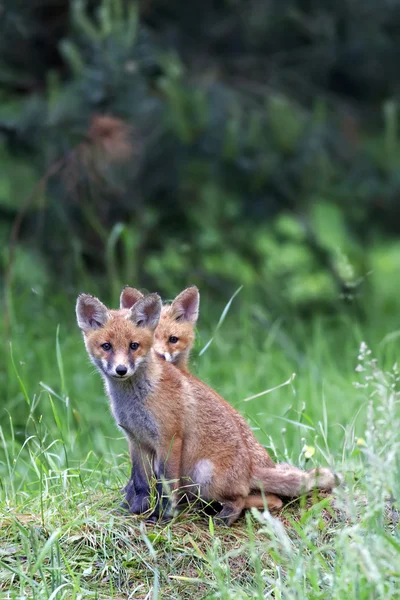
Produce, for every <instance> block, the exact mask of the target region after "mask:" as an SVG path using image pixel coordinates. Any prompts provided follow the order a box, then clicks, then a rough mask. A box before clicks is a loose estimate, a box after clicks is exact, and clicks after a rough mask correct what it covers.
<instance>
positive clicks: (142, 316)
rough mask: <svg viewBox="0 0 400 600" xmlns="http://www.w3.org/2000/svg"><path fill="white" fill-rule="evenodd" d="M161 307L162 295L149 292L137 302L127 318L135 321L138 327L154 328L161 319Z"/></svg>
mask: <svg viewBox="0 0 400 600" xmlns="http://www.w3.org/2000/svg"><path fill="white" fill-rule="evenodd" d="M161 307H162V303H161V298H160V296H159V295H158V294H149V295H148V296H144V298H142V299H141V300H139V301H138V302H136V304H135V305H134V306H133V307H132V308H131V312H130V314H129V316H128V317H127V318H129V319H130V320H131V321H133V322H134V323H135V325H137V326H138V327H148V328H149V329H153V330H154V329H155V328H156V327H157V325H158V321H159V320H160V314H161Z"/></svg>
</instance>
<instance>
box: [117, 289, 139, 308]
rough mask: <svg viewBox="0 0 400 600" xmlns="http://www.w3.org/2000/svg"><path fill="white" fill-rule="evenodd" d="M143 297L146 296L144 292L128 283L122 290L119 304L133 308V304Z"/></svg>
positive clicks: (121, 306)
mask: <svg viewBox="0 0 400 600" xmlns="http://www.w3.org/2000/svg"><path fill="white" fill-rule="evenodd" d="M142 298H144V295H143V294H142V292H139V290H137V289H135V288H133V287H129V285H126V286H125V287H124V289H123V290H122V292H121V296H120V298H119V306H120V308H132V306H133V305H134V304H136V302H138V300H141V299H142Z"/></svg>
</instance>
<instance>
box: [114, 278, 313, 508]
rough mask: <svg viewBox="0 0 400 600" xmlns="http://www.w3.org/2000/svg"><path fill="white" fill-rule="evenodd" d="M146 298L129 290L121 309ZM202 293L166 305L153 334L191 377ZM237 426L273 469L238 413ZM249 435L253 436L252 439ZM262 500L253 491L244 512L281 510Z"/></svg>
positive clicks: (186, 293) (189, 292)
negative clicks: (192, 353)
mask: <svg viewBox="0 0 400 600" xmlns="http://www.w3.org/2000/svg"><path fill="white" fill-rule="evenodd" d="M143 297H144V295H143V294H142V293H141V292H140V291H139V290H137V289H136V288H131V287H130V286H126V287H125V288H124V289H123V290H122V293H121V296H120V307H121V308H132V306H133V305H134V304H135V302H137V301H138V300H140V299H141V298H143ZM199 307H200V292H199V290H198V288H197V287H196V286H194V285H192V286H190V287H188V288H186V289H185V290H183V291H182V292H181V293H180V294H178V296H176V298H175V299H174V300H173V301H172V302H171V303H170V304H164V305H163V307H162V310H161V317H160V321H159V324H158V326H157V327H156V330H155V334H154V343H153V349H154V351H155V352H156V353H157V354H158V355H159V356H160V357H161V358H163V359H164V360H166V361H169V362H171V363H172V364H174V365H175V366H176V367H177V368H178V369H180V370H181V371H182V372H183V373H185V374H189V366H188V362H189V356H190V353H191V350H192V348H193V344H194V340H195V327H196V323H197V320H198V317H199ZM236 416H237V418H238V426H239V428H240V429H241V431H242V435H243V436H244V438H245V439H246V443H247V444H248V446H249V447H250V449H251V453H252V459H253V464H254V466H255V467H256V466H257V465H259V466H260V468H261V469H263V468H264V466H265V464H266V461H267V464H268V466H269V467H272V466H274V461H273V460H272V458H271V457H270V455H269V454H268V452H267V450H266V449H265V448H264V446H262V445H261V444H260V443H259V442H258V440H257V439H256V438H255V437H254V436H253V434H252V433H251V430H250V428H249V427H248V425H247V423H246V422H245V420H244V418H243V417H242V416H241V415H239V413H237V415H236ZM249 432H250V433H251V435H249ZM275 468H277V469H279V470H285V471H287V472H288V474H289V472H292V473H297V476H299V475H300V474H301V473H303V472H304V471H301V469H298V468H297V467H295V466H293V465H290V464H288V463H277V464H275ZM264 493H265V496H264V497H263V498H262V499H261V498H260V497H259V492H258V489H257V488H256V489H251V490H250V496H249V497H248V498H247V499H246V503H245V508H251V507H252V506H255V507H257V508H260V507H261V502H262V503H266V504H267V506H268V508H269V510H278V509H279V508H281V507H282V500H281V499H280V498H278V497H277V496H276V495H273V494H268V493H267V492H266V491H265V489H264Z"/></svg>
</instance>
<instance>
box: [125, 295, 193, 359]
mask: <svg viewBox="0 0 400 600" xmlns="http://www.w3.org/2000/svg"><path fill="white" fill-rule="evenodd" d="M143 297H144V296H143V294H142V293H141V292H139V290H136V289H135V288H131V287H128V286H127V287H125V288H124V289H123V290H122V294H121V298H120V306H121V309H127V308H132V307H133V306H134V305H135V304H136V303H137V302H138V301H139V300H140V299H141V298H143ZM199 303H200V294H199V290H198V289H197V287H195V286H192V287H189V288H187V289H186V290H184V291H183V292H181V293H180V294H179V296H177V297H176V298H175V300H174V301H173V302H172V304H166V305H165V306H163V307H162V311H161V318H160V321H159V324H158V326H157V328H156V330H155V334H154V343H153V348H154V350H155V351H156V353H157V354H158V355H159V356H161V357H162V358H164V360H167V361H168V362H172V363H174V364H175V365H176V366H177V367H179V368H183V369H185V368H186V364H187V360H188V358H189V354H190V351H191V349H192V347H193V342H194V337H195V333H194V328H195V325H196V322H197V319H198V316H199Z"/></svg>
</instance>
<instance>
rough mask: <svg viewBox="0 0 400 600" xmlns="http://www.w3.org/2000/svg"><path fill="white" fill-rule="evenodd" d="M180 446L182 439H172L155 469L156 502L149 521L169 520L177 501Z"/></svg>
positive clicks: (179, 475)
mask: <svg viewBox="0 0 400 600" xmlns="http://www.w3.org/2000/svg"><path fill="white" fill-rule="evenodd" d="M182 445H183V440H182V438H174V439H173V440H172V443H171V444H170V446H169V448H168V451H167V452H166V453H165V458H164V459H163V460H161V464H160V465H159V468H158V469H156V477H157V485H156V492H157V502H156V506H155V508H154V510H153V512H152V514H151V515H150V516H149V519H148V520H149V521H152V522H155V521H158V520H159V519H160V517H161V519H162V520H163V521H168V520H170V519H171V516H172V511H173V508H174V506H175V504H176V501H177V498H176V491H177V490H178V488H179V484H180V477H181V458H182Z"/></svg>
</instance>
